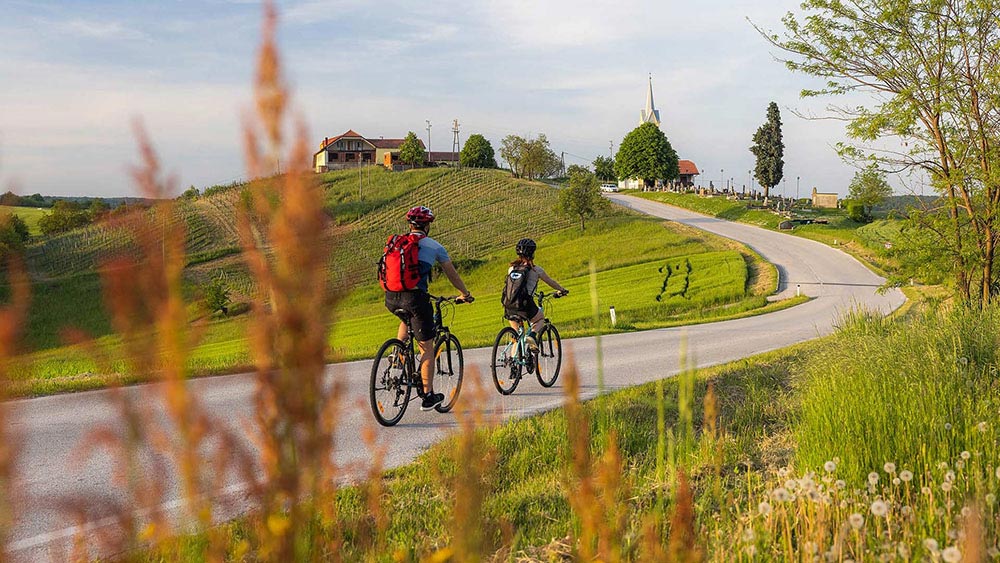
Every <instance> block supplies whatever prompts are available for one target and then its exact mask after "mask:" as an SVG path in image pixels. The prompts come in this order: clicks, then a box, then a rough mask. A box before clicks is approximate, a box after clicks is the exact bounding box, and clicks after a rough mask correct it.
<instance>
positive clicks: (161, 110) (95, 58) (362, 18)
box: [0, 0, 855, 197]
mask: <svg viewBox="0 0 1000 563" xmlns="http://www.w3.org/2000/svg"><path fill="white" fill-rule="evenodd" d="M276 4H277V7H278V11H279V28H278V40H279V45H280V48H281V52H282V57H283V62H284V63H285V71H286V78H287V80H288V82H289V84H290V85H291V87H292V90H293V97H292V107H293V111H294V112H295V114H296V115H297V116H299V117H300V118H301V119H302V120H303V122H304V123H305V124H306V126H307V127H308V130H309V134H310V139H311V142H312V144H313V145H314V146H316V147H317V148H318V143H319V142H320V141H321V140H322V139H323V137H327V136H330V137H332V136H334V135H338V134H340V133H343V132H344V131H346V130H348V129H354V130H355V131H358V132H359V133H361V134H362V135H366V136H368V137H374V138H377V137H380V136H382V137H387V138H389V137H403V136H405V134H406V133H407V131H415V132H417V133H418V134H419V135H420V136H421V138H422V139H424V140H425V142H426V137H427V131H426V120H430V121H431V125H432V127H431V139H430V142H431V149H432V150H451V146H452V134H451V123H452V120H453V119H456V118H457V119H458V120H459V122H460V124H461V125H460V130H461V138H462V139H463V140H464V139H465V138H466V137H468V135H470V134H472V133H481V134H483V135H485V136H486V137H487V138H488V139H490V140H491V141H492V142H493V146H494V148H497V149H498V148H499V141H500V139H501V138H503V137H504V136H505V135H508V134H511V133H516V134H522V135H535V134H538V133H545V134H546V136H547V137H548V139H549V141H550V143H551V147H552V148H553V149H554V150H555V151H556V152H557V153H562V152H565V153H566V164H567V165H569V164H587V163H589V162H590V161H591V160H593V158H594V157H595V156H597V155H607V154H608V153H609V142H613V143H614V150H617V147H618V143H619V142H620V141H621V139H622V138H623V137H624V136H625V134H627V133H628V132H629V131H630V130H631V129H632V128H634V127H636V126H637V125H638V120H639V111H640V110H641V109H642V108H643V106H644V104H645V95H646V87H647V80H648V76H650V75H651V76H652V80H653V88H654V96H655V101H656V107H657V109H658V110H659V111H660V117H661V120H662V125H661V128H662V129H663V131H664V132H665V133H666V135H667V137H668V139H669V140H670V142H671V144H672V145H673V147H674V148H675V149H676V150H677V152H678V154H679V156H680V157H681V158H684V159H689V160H692V161H694V162H695V163H696V165H697V166H698V168H699V169H700V170H701V171H702V176H701V179H700V180H701V182H702V183H703V184H705V185H707V184H708V181H709V180H711V181H712V182H713V183H714V184H715V185H716V186H718V185H719V184H720V181H721V179H722V178H726V179H729V178H732V179H733V180H734V182H735V184H736V186H737V187H738V188H739V187H741V186H742V185H744V184H746V183H747V182H748V171H749V170H751V169H752V167H753V156H752V155H751V154H750V151H749V146H750V141H751V137H752V135H753V133H754V131H755V130H756V129H757V127H759V126H760V125H761V124H762V123H763V122H764V118H765V112H766V108H767V105H768V103H769V102H771V101H774V102H776V103H777V104H778V106H779V108H780V109H781V113H782V119H783V122H784V126H783V132H784V140H785V146H786V148H785V177H786V180H785V183H783V184H781V185H779V186H778V187H777V188H776V189H777V191H778V192H779V193H781V192H785V193H787V194H789V195H794V193H795V189H796V186H795V184H796V179H797V178H800V179H801V180H800V182H799V184H800V188H799V190H800V191H799V193H800V195H803V196H805V195H807V194H808V193H809V192H810V191H811V189H812V187H813V186H816V187H817V188H818V189H819V190H820V191H832V192H839V193H841V194H846V193H847V186H848V184H849V183H850V180H851V177H852V175H853V174H854V172H855V168H853V167H852V166H850V165H848V164H845V163H843V162H842V161H841V160H840V158H839V157H838V156H837V155H836V153H835V151H834V145H835V144H836V143H837V142H838V141H842V140H844V139H845V136H844V129H843V124H842V123H838V122H835V121H830V120H816V119H805V118H802V117H797V116H796V115H795V113H799V114H803V115H812V116H821V115H823V114H824V111H825V108H826V105H827V104H829V103H831V102H833V101H835V100H816V99H809V100H803V99H801V98H800V97H799V92H800V91H801V90H802V89H803V88H808V87H812V86H815V85H816V84H815V81H814V80H813V79H811V78H809V77H806V76H803V75H796V74H793V73H791V72H790V71H788V70H787V69H785V67H784V65H782V64H781V63H780V62H778V61H777V60H776V56H777V55H778V53H777V52H776V51H775V49H774V48H773V47H771V46H770V45H768V44H767V42H766V41H765V40H764V39H763V38H762V37H761V36H760V35H759V34H758V33H757V32H756V31H755V30H754V28H753V27H752V25H751V23H750V22H751V21H752V22H753V23H756V24H757V25H759V26H761V27H762V28H764V29H770V30H774V31H779V30H780V29H781V21H780V20H781V17H782V16H783V15H784V14H785V13H786V12H789V11H796V10H798V0H758V1H755V2H750V1H746V0H701V1H699V2H690V1H686V2H680V1H677V0H661V1H655V0H643V1H639V0H615V2H613V3H609V2H606V1H605V2H597V1H590V0H530V1H529V0H505V1H499V0H463V1H461V2H459V1H453V0H435V1H433V2H430V1H423V2H413V1H393V0H385V1H383V2H378V3H374V2H362V1H360V0H284V1H278V2H277V3H276ZM261 13H262V10H261V6H260V3H259V2H256V1H249V0H228V1H227V0H202V1H188V0H169V1H166V0H165V1H160V2H137V1H134V0H127V1H126V0H104V1H79V0H65V1H52V2H44V1H35V0H32V1H30V2H28V1H20V0H3V2H0V38H2V41H0V188H2V189H8V188H13V189H14V190H15V191H17V192H19V193H26V194H32V193H36V192H39V193H43V194H46V195H91V196H105V197H112V196H123V195H137V190H136V188H135V187H134V186H133V185H132V183H131V181H130V178H129V174H128V171H129V168H130V166H131V165H133V164H134V163H135V162H136V161H137V150H136V145H135V139H134V137H133V134H132V123H133V120H135V119H136V118H139V119H141V120H142V122H143V123H144V124H145V126H146V128H147V129H148V130H149V132H150V135H151V137H152V139H153V143H154V146H155V148H156V150H157V151H158V153H159V155H160V157H161V161H162V162H163V165H164V167H165V168H166V169H167V170H168V171H169V172H171V173H173V174H175V175H176V178H177V182H178V186H179V188H180V189H181V190H182V189H184V188H186V187H187V186H189V185H194V186H198V187H203V186H208V185H212V184H216V183H225V182H230V181H233V180H237V179H240V178H242V177H243V174H244V169H245V162H244V159H243V155H242V138H241V134H240V129H241V121H242V116H243V115H245V114H246V113H247V112H248V111H249V110H250V108H251V107H252V106H251V80H252V72H253V62H254V60H253V59H254V53H255V50H256V47H257V42H258V37H259V31H260V26H261Z"/></svg>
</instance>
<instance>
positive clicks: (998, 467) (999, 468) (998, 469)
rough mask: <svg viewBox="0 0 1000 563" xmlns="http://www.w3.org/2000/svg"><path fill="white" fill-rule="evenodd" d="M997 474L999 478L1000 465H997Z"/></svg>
mask: <svg viewBox="0 0 1000 563" xmlns="http://www.w3.org/2000/svg"><path fill="white" fill-rule="evenodd" d="M996 476H997V479H1000V465H998V466H997V470H996Z"/></svg>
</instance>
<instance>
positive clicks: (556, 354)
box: [490, 292, 565, 395]
mask: <svg viewBox="0 0 1000 563" xmlns="http://www.w3.org/2000/svg"><path fill="white" fill-rule="evenodd" d="M534 295H535V297H536V298H537V303H538V308H539V309H542V308H543V306H544V304H545V300H546V299H550V298H551V299H558V298H560V297H562V296H563V295H565V294H564V293H559V292H556V293H552V294H549V295H546V294H545V293H544V292H538V293H535V294H534ZM509 320H513V321H518V322H519V323H520V324H521V326H520V327H519V328H518V329H517V330H515V329H514V328H513V327H509V326H506V327H504V328H503V329H501V330H500V332H499V333H498V334H497V338H496V340H495V341H494V343H493V355H492V357H491V361H490V370H491V371H492V373H493V384H494V385H495V386H496V388H497V391H499V392H500V394H501V395H510V394H511V393H513V392H514V389H517V384H518V383H520V382H521V378H522V377H523V374H524V372H527V373H534V374H535V377H537V378H538V383H541V385H542V387H552V386H553V385H555V383H556V379H557V378H558V377H559V368H560V367H562V339H560V338H559V331H558V330H557V329H556V326H555V325H554V324H552V321H550V320H549V318H548V316H546V317H545V320H544V325H543V326H542V329H541V330H540V331H538V334H537V335H536V337H535V342H536V343H537V344H538V348H537V349H536V350H530V349H529V346H528V344H527V343H526V338H527V336H528V332H529V330H530V324H529V321H530V319H524V318H521V317H515V318H511V319H509ZM526 350H527V351H528V353H527V354H525V353H524V352H525V351H526Z"/></svg>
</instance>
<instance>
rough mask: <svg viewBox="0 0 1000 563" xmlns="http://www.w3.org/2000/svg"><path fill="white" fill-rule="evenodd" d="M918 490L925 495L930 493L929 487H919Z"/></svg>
mask: <svg viewBox="0 0 1000 563" xmlns="http://www.w3.org/2000/svg"><path fill="white" fill-rule="evenodd" d="M920 492H921V493H923V494H925V495H929V494H931V488H930V487H920Z"/></svg>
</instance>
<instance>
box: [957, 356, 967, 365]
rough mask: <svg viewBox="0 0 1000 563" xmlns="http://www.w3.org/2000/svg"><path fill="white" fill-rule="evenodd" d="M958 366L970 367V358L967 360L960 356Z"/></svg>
mask: <svg viewBox="0 0 1000 563" xmlns="http://www.w3.org/2000/svg"><path fill="white" fill-rule="evenodd" d="M958 365H960V366H967V365H969V358H966V357H965V356H960V357H959V358H958Z"/></svg>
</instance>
